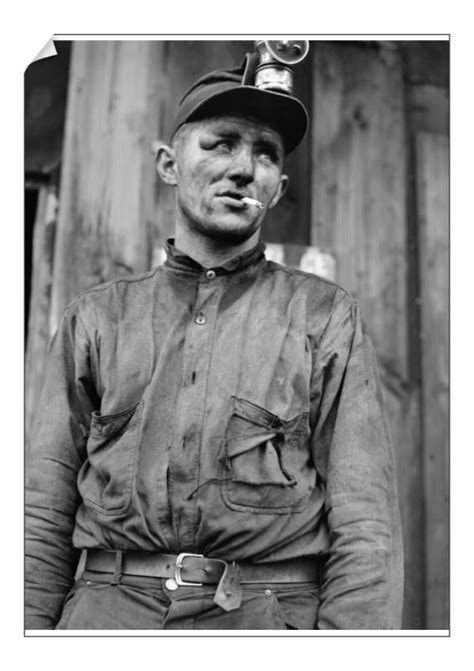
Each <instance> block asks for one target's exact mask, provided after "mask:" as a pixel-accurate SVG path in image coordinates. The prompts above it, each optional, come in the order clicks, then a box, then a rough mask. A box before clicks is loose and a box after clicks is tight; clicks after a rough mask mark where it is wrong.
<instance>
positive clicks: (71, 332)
mask: <svg viewBox="0 0 474 671" xmlns="http://www.w3.org/2000/svg"><path fill="white" fill-rule="evenodd" d="M75 306H76V304H75V305H74V307H70V308H69V309H68V310H66V312H65V315H64V317H63V319H62V321H61V324H60V326H59V329H58V332H57V333H56V335H55V337H54V340H53V343H52V347H51V351H50V357H49V362H48V370H47V375H46V381H45V385H44V388H43V392H42V396H41V401H40V405H39V408H38V412H37V417H36V422H35V426H34V430H33V438H32V442H31V445H29V446H28V448H27V454H26V493H25V513H26V517H25V528H26V539H25V542H26V545H25V548H26V550H25V553H26V558H25V583H26V594H25V628H26V629H54V627H55V624H56V622H57V620H58V617H59V615H60V612H61V607H62V603H63V600H64V598H65V596H66V594H67V592H68V590H69V589H70V587H71V584H72V582H73V578H74V573H75V569H76V564H77V552H76V551H75V550H74V549H73V547H72V542H71V537H72V532H73V528H74V520H75V513H76V510H77V507H78V504H79V495H78V491H77V484H76V479H77V472H78V470H79V468H80V466H81V463H82V461H83V459H84V451H85V444H86V440H87V434H88V430H89V422H90V413H91V412H92V410H93V409H94V404H95V403H96V402H97V398H96V395H95V391H94V388H93V385H92V383H91V374H90V361H89V344H88V339H87V337H86V333H85V329H84V328H83V326H82V323H81V321H80V318H79V317H78V315H77V311H76V309H75ZM94 402H95V403H94Z"/></svg>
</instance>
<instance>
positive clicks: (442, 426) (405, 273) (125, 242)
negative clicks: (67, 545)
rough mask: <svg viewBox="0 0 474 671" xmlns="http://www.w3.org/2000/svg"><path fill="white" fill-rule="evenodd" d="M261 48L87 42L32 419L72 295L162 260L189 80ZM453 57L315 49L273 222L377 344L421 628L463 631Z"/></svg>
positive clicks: (36, 292) (37, 324)
mask: <svg viewBox="0 0 474 671" xmlns="http://www.w3.org/2000/svg"><path fill="white" fill-rule="evenodd" d="M249 48H251V43H250V42H225V41H214V42H195V41H185V42H134V41H131V42H77V43H74V44H73V47H72V56H71V64H70V76H69V90H68V104H67V114H66V126H65V139H64V148H63V160H62V170H61V185H60V192H59V211H58V214H57V217H56V213H55V214H54V216H53V215H52V214H51V212H52V209H51V204H52V202H53V201H52V200H51V198H52V197H53V196H54V193H53V194H51V193H50V192H49V191H47V190H45V191H44V192H43V194H42V196H41V198H40V206H39V209H38V215H37V224H36V227H35V228H36V231H35V236H36V237H35V248H36V251H35V258H34V268H33V280H32V282H33V287H32V295H33V299H32V303H31V310H30V333H29V343H28V351H27V360H26V368H27V370H26V374H27V399H26V406H27V408H26V409H27V414H26V420H27V430H28V428H29V426H30V422H31V418H32V417H33V416H34V409H35V406H36V403H37V396H38V390H39V388H40V386H41V382H42V374H43V370H44V357H45V349H46V345H45V343H46V342H47V340H48V337H49V336H50V335H51V334H52V333H53V332H54V329H55V327H56V325H57V322H58V319H59V317H60V314H61V312H62V310H63V308H64V306H65V305H66V304H67V302H68V301H69V300H71V299H72V298H73V297H74V296H75V295H76V294H77V293H79V292H80V291H82V290H84V289H86V288H88V287H90V286H93V285H94V284H97V283H99V282H102V281H104V280H107V279H110V278H113V277H117V276H120V275H122V274H127V273H130V272H140V271H142V270H145V269H147V268H149V267H150V266H151V265H153V264H154V263H155V262H157V260H158V259H159V258H160V249H161V246H162V244H163V242H164V240H165V239H166V238H167V237H168V236H169V235H171V234H172V232H173V211H174V210H173V208H174V204H173V192H172V190H170V189H168V188H166V187H164V186H163V185H161V184H160V183H159V181H158V179H157V177H156V173H155V170H154V150H155V149H156V146H157V143H159V142H160V141H163V140H165V141H167V140H168V138H169V132H170V129H171V124H172V118H173V110H174V108H175V105H176V103H177V101H178V99H179V97H180V96H181V95H182V92H183V90H185V89H186V87H187V86H188V85H189V84H190V83H191V82H192V81H193V80H194V79H196V78H197V77H198V76H200V75H201V74H203V73H205V72H208V71H210V70H212V69H216V68H218V67H224V66H226V65H232V64H236V63H238V62H240V60H241V58H242V57H243V54H244V53H245V51H246V50H248V49H249ZM430 49H431V51H430ZM428 52H429V53H428ZM433 53H435V56H436V59H437V63H438V66H439V67H437V68H435V70H436V72H437V75H436V77H437V79H436V78H435V79H433V75H432V74H431V70H432V67H431V65H432V63H431V61H430V57H432V55H433ZM427 54H428V56H427ZM446 62H447V50H446V48H445V47H443V45H440V44H438V43H434V44H432V45H431V47H430V45H428V46H425V45H423V43H411V44H410V43H406V44H405V43H389V42H385V43H378V42H369V43H367V42H340V43H337V42H332V43H331V42H318V43H316V44H313V45H312V49H311V56H310V57H309V58H308V59H306V61H305V63H304V66H303V67H302V68H300V70H299V71H298V75H297V82H296V84H297V90H298V91H299V92H300V93H301V96H302V98H303V99H304V100H305V102H306V104H307V106H308V109H309V110H310V116H311V118H312V124H311V130H310V133H309V141H308V142H307V143H306V144H305V145H304V146H303V147H301V148H300V149H298V150H297V152H295V154H294V155H293V156H292V158H291V161H290V162H289V167H288V172H289V174H290V179H291V183H292V186H291V190H290V191H289V193H288V196H287V198H286V199H285V201H284V202H283V203H282V204H281V205H279V206H278V208H275V210H274V211H273V212H272V216H271V218H269V220H268V222H266V224H265V228H264V230H263V237H264V239H265V240H266V241H267V242H271V243H285V244H286V243H290V245H295V244H296V245H300V246H301V245H307V244H311V245H314V246H317V247H318V248H320V249H322V250H326V252H330V254H331V255H330V256H328V257H327V258H331V259H333V258H335V260H336V263H335V268H336V279H337V281H338V282H339V283H340V284H342V285H343V286H344V287H345V288H347V289H348V290H349V291H350V292H351V293H352V294H353V295H354V296H355V297H356V298H357V300H358V301H359V303H360V305H361V307H362V310H363V314H364V316H365V319H366V322H367V328H368V330H369V332H370V334H371V336H372V338H373V340H374V343H375V346H376V349H377V352H378V357H379V361H380V366H381V373H382V381H383V385H384V392H385V399H386V403H387V409H388V412H389V417H390V422H391V428H392V434H393V440H394V447H395V452H396V459H397V467H398V481H399V491H400V505H401V513H402V522H403V529H404V542H405V570H406V589H405V610H404V627H405V628H407V629H424V628H431V629H444V628H447V627H448V626H449V620H448V547H449V544H448V495H449V493H448V392H447V388H448V373H449V371H448V358H447V357H448V319H447V310H448V276H447V262H448V221H447V216H448V191H447V180H448V146H447V132H448V128H447V118H448V116H447V102H448V99H447V72H448V66H447V64H446ZM430 63H431V65H430ZM443 68H444V70H443ZM427 73H428V74H427ZM440 73H441V74H440ZM443 73H444V75H443ZM442 75H443V76H442ZM48 199H49V200H48ZM47 202H49V209H48V206H47ZM56 219H57V221H56ZM53 230H54V231H55V242H54V254H53V250H52V248H51V244H52V243H51V240H53V239H54V237H53V238H52V237H51V231H53ZM290 248H291V246H290V247H289V248H288V249H290ZM272 249H275V247H273V248H272ZM331 272H332V271H331Z"/></svg>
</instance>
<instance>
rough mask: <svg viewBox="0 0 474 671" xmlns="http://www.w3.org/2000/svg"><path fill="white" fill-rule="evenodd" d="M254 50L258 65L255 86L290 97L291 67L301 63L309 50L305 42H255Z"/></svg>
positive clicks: (291, 86) (291, 89) (307, 43)
mask: <svg viewBox="0 0 474 671" xmlns="http://www.w3.org/2000/svg"><path fill="white" fill-rule="evenodd" d="M255 50H256V52H257V54H258V56H259V60H260V63H259V65H258V66H257V68H256V71H255V86H256V87H257V88H259V89H264V90H265V91H279V92H281V93H286V94H288V95H292V93H293V68H292V66H293V65H296V64H297V63H301V61H302V60H303V59H304V58H305V57H306V55H307V53H308V50H309V42H308V41H307V40H257V41H256V42H255Z"/></svg>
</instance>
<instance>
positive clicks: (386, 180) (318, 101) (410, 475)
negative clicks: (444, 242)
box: [311, 42, 424, 629]
mask: <svg viewBox="0 0 474 671" xmlns="http://www.w3.org/2000/svg"><path fill="white" fill-rule="evenodd" d="M313 55H314V61H313V63H314V81H313V124H312V142H313V152H312V216H311V224H312V238H311V242H312V244H314V245H317V246H320V247H323V248H328V249H331V250H332V251H333V253H334V255H335V257H336V263H337V281H338V282H339V283H340V284H341V285H342V286H343V287H344V288H346V289H347V290H348V291H349V292H350V293H351V294H352V295H353V296H354V297H355V298H356V299H357V300H358V302H359V303H360V306H361V309H362V314H363V315H364V318H365V321H366V323H367V329H368V332H369V334H370V335H371V338H372V340H373V342H374V344H375V347H376V351H377V355H378V359H379V363H380V368H381V377H382V382H383V385H384V392H385V399H386V404H387V410H388V413H389V418H390V423H391V429H392V435H393V441H394V447H395V453H396V459H397V468H398V481H399V495H400V507H401V514H402V521H403V531H404V542H405V570H406V586H405V617H404V627H405V628H415V629H416V628H421V627H422V626H423V608H424V603H423V601H424V589H423V587H424V583H423V575H422V570H423V565H422V561H423V526H422V525H423V517H422V510H421V508H420V506H419V495H420V491H421V486H422V471H421V449H420V442H419V441H420V438H419V435H420V431H419V423H420V417H419V389H418V387H417V381H416V380H413V379H412V377H411V372H410V367H409V365H408V361H409V347H410V340H409V334H408V319H407V313H408V305H407V274H408V267H407V234H406V227H407V217H406V184H407V174H406V160H407V156H406V136H405V118H404V85H403V72H402V64H401V60H400V57H399V54H398V52H397V50H396V48H395V47H394V46H393V45H392V44H390V43H385V44H384V45H379V44H377V43H374V44H373V46H372V47H371V48H368V47H367V45H363V46H362V45H361V46H359V45H354V44H344V45H342V44H341V43H329V42H320V43H317V44H316V45H315V48H314V51H313Z"/></svg>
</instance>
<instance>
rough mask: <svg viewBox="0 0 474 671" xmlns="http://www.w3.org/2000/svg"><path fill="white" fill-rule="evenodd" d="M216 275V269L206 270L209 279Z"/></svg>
mask: <svg viewBox="0 0 474 671" xmlns="http://www.w3.org/2000/svg"><path fill="white" fill-rule="evenodd" d="M215 276H216V271H215V270H206V277H207V279H208V280H213V279H214V277H215Z"/></svg>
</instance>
